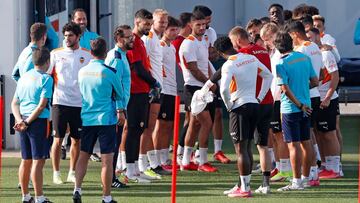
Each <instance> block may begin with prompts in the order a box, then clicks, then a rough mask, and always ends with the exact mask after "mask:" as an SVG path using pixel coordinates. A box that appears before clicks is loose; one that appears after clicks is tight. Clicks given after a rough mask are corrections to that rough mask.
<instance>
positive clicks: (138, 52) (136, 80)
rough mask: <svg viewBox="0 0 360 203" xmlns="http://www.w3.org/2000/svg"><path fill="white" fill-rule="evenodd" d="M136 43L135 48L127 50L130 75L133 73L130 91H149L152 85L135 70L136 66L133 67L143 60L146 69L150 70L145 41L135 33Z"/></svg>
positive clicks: (132, 92) (134, 92)
mask: <svg viewBox="0 0 360 203" xmlns="http://www.w3.org/2000/svg"><path fill="white" fill-rule="evenodd" d="M134 37H135V39H134V45H133V49H132V50H129V51H127V52H126V56H127V58H128V60H129V64H130V75H131V88H130V93H131V94H136V93H149V91H150V86H149V84H148V83H146V82H145V80H143V79H141V78H140V77H139V76H138V75H137V74H136V72H135V69H134V68H131V66H132V64H133V63H135V62H138V61H141V63H142V65H143V67H144V68H145V71H147V72H149V71H150V68H151V67H150V60H149V57H148V55H147V53H146V49H145V45H144V42H143V41H142V40H141V38H140V37H139V36H138V35H137V34H135V33H134Z"/></svg>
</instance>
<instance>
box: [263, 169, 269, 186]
mask: <svg viewBox="0 0 360 203" xmlns="http://www.w3.org/2000/svg"><path fill="white" fill-rule="evenodd" d="M262 186H263V187H267V186H270V171H264V172H263V183H262Z"/></svg>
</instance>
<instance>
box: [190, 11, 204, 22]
mask: <svg viewBox="0 0 360 203" xmlns="http://www.w3.org/2000/svg"><path fill="white" fill-rule="evenodd" d="M204 19H205V15H204V14H203V13H202V12H199V11H195V12H193V13H192V14H191V21H195V20H204Z"/></svg>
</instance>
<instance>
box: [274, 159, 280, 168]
mask: <svg viewBox="0 0 360 203" xmlns="http://www.w3.org/2000/svg"><path fill="white" fill-rule="evenodd" d="M275 167H276V168H277V169H279V170H280V161H277V162H275Z"/></svg>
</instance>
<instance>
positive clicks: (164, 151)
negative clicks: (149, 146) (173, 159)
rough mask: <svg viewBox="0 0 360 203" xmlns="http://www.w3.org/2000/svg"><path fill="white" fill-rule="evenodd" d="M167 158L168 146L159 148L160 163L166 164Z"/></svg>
mask: <svg viewBox="0 0 360 203" xmlns="http://www.w3.org/2000/svg"><path fill="white" fill-rule="evenodd" d="M168 159H169V148H166V149H162V150H160V162H161V164H162V165H166V164H167V163H166V162H167V160H168Z"/></svg>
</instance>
